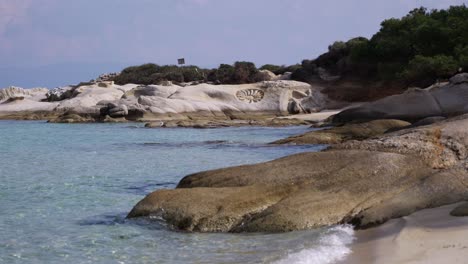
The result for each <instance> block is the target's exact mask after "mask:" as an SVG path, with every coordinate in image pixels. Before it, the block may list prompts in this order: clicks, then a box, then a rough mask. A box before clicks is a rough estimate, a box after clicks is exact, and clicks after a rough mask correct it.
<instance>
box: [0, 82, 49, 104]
mask: <svg viewBox="0 0 468 264" xmlns="http://www.w3.org/2000/svg"><path fill="white" fill-rule="evenodd" d="M47 91H48V90H47V88H33V89H23V88H19V87H14V86H11V87H8V88H5V89H0V104H1V103H5V102H6V101H8V99H10V98H18V97H23V98H26V99H29V100H35V101H39V100H41V99H44V98H45V93H46V92H47Z"/></svg>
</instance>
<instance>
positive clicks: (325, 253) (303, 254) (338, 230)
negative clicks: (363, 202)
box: [273, 225, 355, 264]
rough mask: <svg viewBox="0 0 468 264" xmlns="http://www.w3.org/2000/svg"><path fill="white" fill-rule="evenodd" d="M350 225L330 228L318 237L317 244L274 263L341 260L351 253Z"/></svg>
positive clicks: (312, 263)
mask: <svg viewBox="0 0 468 264" xmlns="http://www.w3.org/2000/svg"><path fill="white" fill-rule="evenodd" d="M354 239H355V237H354V230H353V227H352V226H349V225H346V226H336V227H333V228H330V229H329V230H327V231H326V233H325V234H323V236H322V237H321V238H320V239H319V241H318V245H316V246H314V247H313V248H306V249H303V250H301V251H298V252H291V253H289V254H288V255H287V256H285V257H284V258H282V259H281V260H278V261H276V262H273V263H275V264H329V263H336V262H337V261H340V260H343V259H345V258H346V256H347V255H349V254H350V253H351V249H350V245H351V243H352V242H353V241H354Z"/></svg>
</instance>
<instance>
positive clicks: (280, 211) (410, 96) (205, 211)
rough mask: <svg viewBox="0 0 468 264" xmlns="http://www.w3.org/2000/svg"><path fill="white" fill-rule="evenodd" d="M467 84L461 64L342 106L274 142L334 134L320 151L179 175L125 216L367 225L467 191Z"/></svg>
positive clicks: (194, 223) (205, 224)
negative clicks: (446, 76)
mask: <svg viewBox="0 0 468 264" xmlns="http://www.w3.org/2000/svg"><path fill="white" fill-rule="evenodd" d="M467 94H468V80H467V74H459V75H457V76H455V77H453V78H452V79H450V82H449V83H447V84H443V85H438V86H436V87H430V88H428V89H413V90H409V91H407V92H405V93H403V94H400V95H395V96H391V97H387V98H384V99H381V100H377V101H375V102H370V103H365V104H361V105H359V106H357V107H354V108H350V109H347V110H344V111H342V112H340V113H338V114H337V115H335V116H333V117H331V118H329V121H330V124H331V125H338V127H335V128H331V129H328V130H320V131H315V132H310V133H308V134H306V135H303V136H299V137H295V138H292V139H288V140H286V141H283V142H276V143H296V144H317V143H322V144H325V143H326V144H333V145H331V146H330V147H329V148H328V149H327V150H325V151H322V152H315V153H301V154H296V155H293V156H289V157H284V158H281V159H278V160H274V161H270V162H265V163H260V164H254V165H244V166H237V167H232V168H225V169H218V170H213V171H207V172H201V173H196V174H193V175H189V176H186V177H185V178H183V179H182V180H181V181H180V182H179V184H178V186H177V188H176V189H174V190H158V191H156V192H153V193H151V194H149V195H148V196H147V197H145V198H144V199H143V200H142V201H140V202H139V203H138V204H137V205H136V206H135V207H134V208H133V209H132V211H131V212H130V213H129V215H128V217H142V216H145V217H148V216H157V217H161V218H162V219H164V220H165V221H167V222H168V223H169V224H171V225H172V226H173V227H174V228H176V229H180V230H187V231H201V232H264V231H265V232H284V231H292V230H303V229H310V228H317V227H322V226H329V225H334V224H343V223H351V224H353V225H355V226H356V227H358V228H365V227H370V226H374V225H377V224H381V223H383V222H386V221H388V220H389V219H392V218H398V217H402V216H405V215H409V214H411V213H413V212H415V211H418V210H421V209H424V208H432V207H438V206H441V205H445V204H451V203H457V202H460V201H464V200H467V199H468V129H467V128H468V116H467V115H465V113H466V112H467V108H466V102H467V101H468V100H467V97H466V95H467ZM460 210H461V209H460Z"/></svg>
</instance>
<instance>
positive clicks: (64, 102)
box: [0, 80, 329, 122]
mask: <svg viewBox="0 0 468 264" xmlns="http://www.w3.org/2000/svg"><path fill="white" fill-rule="evenodd" d="M7 92H8V91H4V92H3V93H5V94H6V93H7ZM41 92H42V93H43V94H42V98H41V99H40V100H32V98H31V100H25V101H24V102H22V103H16V104H15V105H12V104H4V105H0V117H3V118H5V117H8V116H14V117H16V116H20V115H21V113H22V112H24V113H25V114H27V115H30V114H31V112H34V111H40V112H42V113H44V112H46V113H49V115H50V118H49V119H53V121H54V122H55V121H57V122H58V121H59V120H62V119H64V120H70V118H68V117H67V115H70V114H72V115H79V116H82V117H84V119H78V118H75V120H77V122H78V121H79V120H89V118H92V119H94V121H105V120H112V121H115V120H122V121H126V120H130V121H147V122H150V121H162V120H164V121H165V120H208V119H224V120H233V119H241V120H262V119H265V118H270V119H272V118H275V117H277V116H284V115H290V114H297V113H310V112H318V111H321V110H322V109H324V108H326V107H327V106H328V103H329V101H328V99H327V98H326V97H325V96H323V95H322V94H321V93H320V91H318V90H317V89H315V88H313V87H311V86H310V85H309V84H306V83H301V82H296V81H285V80H278V81H265V82H261V83H254V84H242V85H211V84H198V85H188V86H179V85H175V84H172V83H170V82H168V83H166V84H161V85H147V86H140V85H133V84H127V85H123V86H120V85H115V84H113V83H112V82H99V83H85V84H82V85H79V86H67V87H61V88H56V89H52V90H45V91H41ZM62 116H63V117H64V118H62ZM75 117H76V116H75ZM109 118H111V119H109ZM115 118H118V119H115Z"/></svg>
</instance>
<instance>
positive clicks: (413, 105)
mask: <svg viewBox="0 0 468 264" xmlns="http://www.w3.org/2000/svg"><path fill="white" fill-rule="evenodd" d="M466 102H468V73H462V74H458V75H456V76H454V77H452V78H451V79H450V82H449V83H448V84H446V85H443V86H439V85H438V86H434V87H431V88H428V89H410V90H408V91H406V92H405V93H403V94H399V95H394V96H389V97H386V98H383V99H380V100H377V101H375V102H371V103H366V104H363V105H361V106H358V107H355V108H351V109H348V110H345V111H343V112H341V113H339V114H337V115H336V116H335V117H334V118H333V121H334V122H336V123H340V122H349V121H356V120H375V119H401V120H406V121H410V122H414V121H417V120H420V119H423V118H426V117H432V116H444V117H450V116H456V115H460V114H464V113H468V105H467V104H466Z"/></svg>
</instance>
